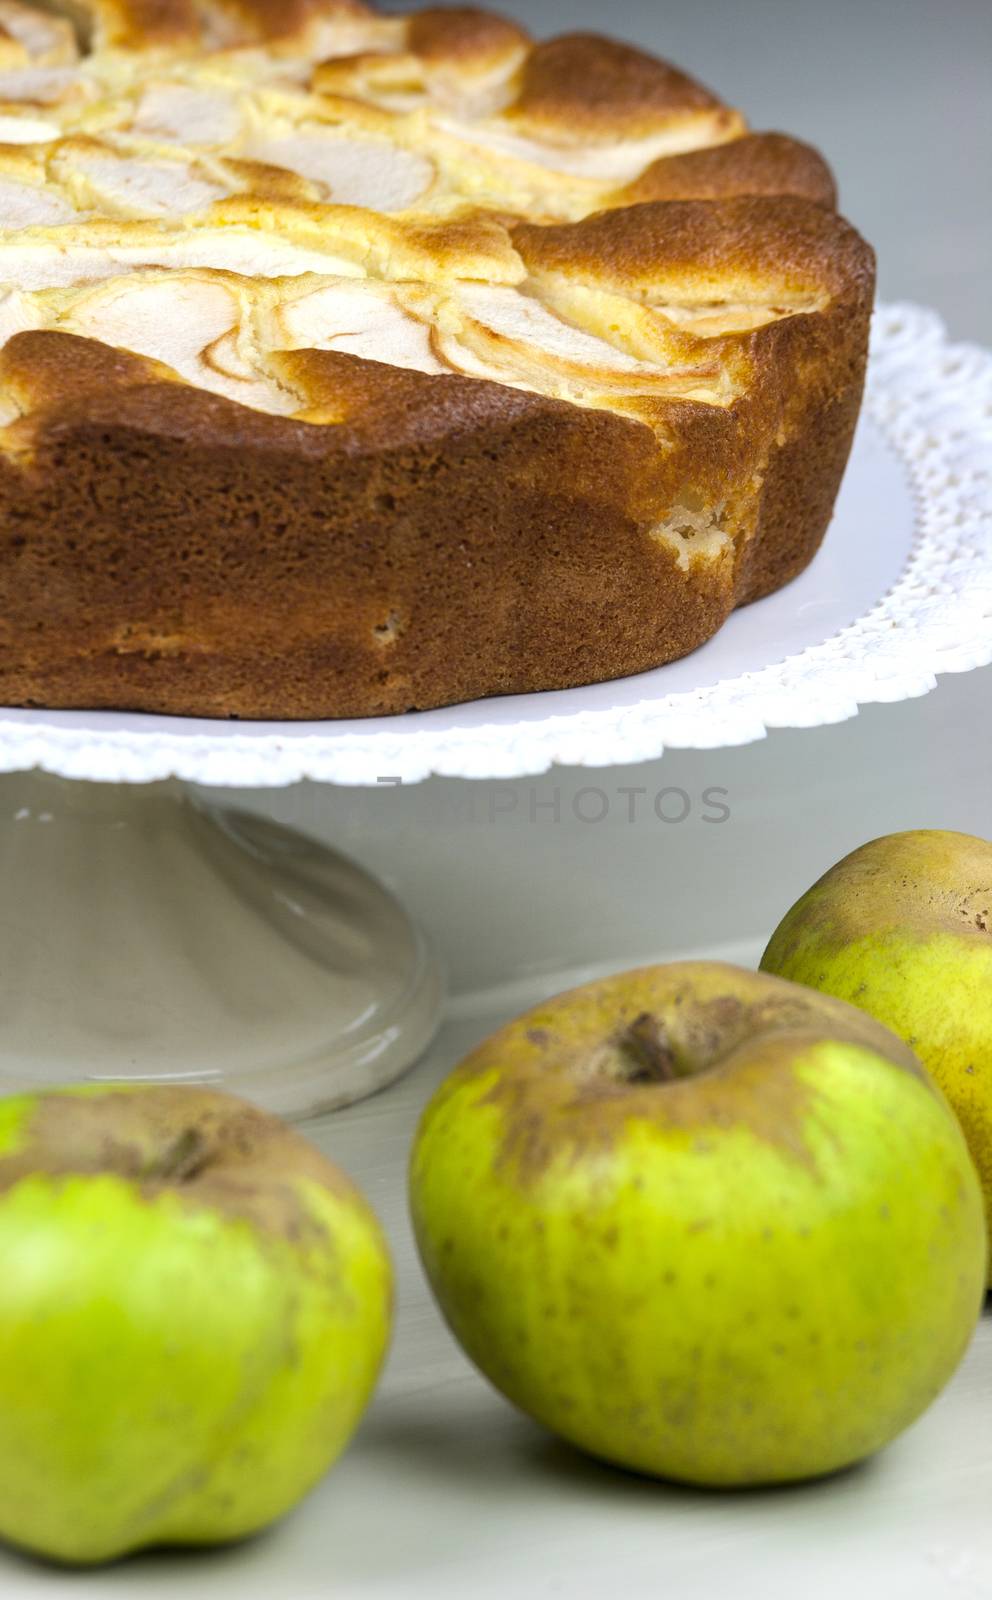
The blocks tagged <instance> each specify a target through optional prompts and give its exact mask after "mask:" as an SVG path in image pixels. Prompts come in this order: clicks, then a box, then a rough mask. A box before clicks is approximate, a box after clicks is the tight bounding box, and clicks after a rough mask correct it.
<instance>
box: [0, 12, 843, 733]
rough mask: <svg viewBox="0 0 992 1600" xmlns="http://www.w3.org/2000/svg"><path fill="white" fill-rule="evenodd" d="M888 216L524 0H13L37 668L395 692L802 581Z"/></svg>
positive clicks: (14, 193) (588, 652)
mask: <svg viewBox="0 0 992 1600" xmlns="http://www.w3.org/2000/svg"><path fill="white" fill-rule="evenodd" d="M872 293H873V258H872V253H871V251H870V249H869V247H868V246H867V245H866V244H865V243H864V241H863V240H862V239H861V238H860V237H859V236H858V234H857V233H856V232H855V231H854V229H853V228H851V227H850V226H849V225H848V224H847V223H846V222H844V221H842V220H841V218H840V217H839V216H838V215H837V212H836V210H835V194H834V185H833V181H832V178H831V175H830V172H829V169H828V168H827V166H826V165H825V163H824V162H823V160H822V159H821V157H820V156H819V155H818V154H817V153H816V152H815V151H814V150H812V149H810V148H809V147H808V146H806V145H804V144H801V143H799V142H798V141H796V140H794V139H791V138H788V137H786V136H785V135H783V134H779V133H753V132H750V131H749V129H748V126H747V124H746V122H745V120H744V118H743V117H742V115H741V114H740V113H739V112H738V111H735V110H733V109H732V108H731V107H730V106H728V105H725V104H724V103H723V102H722V101H720V100H719V99H717V98H716V96H715V95H713V94H711V93H710V92H709V91H708V90H707V89H705V88H703V87H702V86H701V85H700V84H698V83H696V82H694V81H693V80H692V79H691V78H689V77H687V76H685V75H684V74H683V73H682V72H680V71H678V70H677V69H676V68H675V67H673V66H670V65H668V64H666V63H665V62H662V61H660V60H656V59H654V58H652V57H651V56H648V55H646V54H643V53H641V52H640V51H638V50H635V49H632V48H629V47H628V46H626V45H621V44H617V43H613V42H611V41H610V40H608V39H605V38H600V37H598V36H593V35H589V34H570V35H566V36H564V37H561V38H557V39H552V40H550V41H548V42H544V43H535V42H534V41H533V40H532V39H531V38H529V37H528V35H527V34H526V33H525V32H524V31H523V30H522V29H521V28H520V27H519V26H518V25H517V24H516V23H513V22H509V21H506V20H504V19H502V18H500V17H498V16H495V15H490V14H488V13H486V12H483V11H476V10H470V9H462V8H453V9H431V10H426V11H420V12H418V13H415V14H412V15H403V16H395V15H393V16H385V15H379V14H377V13H375V12H373V11H370V10H367V9H366V8H365V6H364V5H362V4H359V3H358V0H54V9H53V4H52V0H46V3H45V4H44V6H43V7H42V6H40V5H39V6H37V7H36V6H34V5H27V4H24V3H22V0H0V346H2V349H0V497H2V502H3V507H2V523H0V526H2V534H0V619H2V620H0V639H2V652H0V702H3V703H5V704H8V705H22V706H23V705H30V706H46V707H61V708H70V707H87V708H119V709H131V710H142V711H151V712H164V713H174V714H179V715H189V716H200V717H246V718H266V719H269V718H276V719H289V718H327V717H362V716H375V715H382V714H386V713H393V712H400V711H407V710H411V709H417V708H419V709H424V708H428V707H433V706H440V705H445V704H450V703H452V702H457V701H463V700H470V699H475V698H477V697H479V696H484V695H495V694H510V693H519V692H524V691H530V690H542V689H556V688H565V687H569V686H573V685H577V684H585V683H590V682H596V681H601V680H604V679H609V678H614V677H619V676H623V675H626V674H630V673H637V672H642V671H645V670H646V669H649V668H653V667H657V666H659V665H661V664H662V663H664V662H668V661H672V660H674V659H675V658H676V657H679V656H683V655H685V654H686V653H687V652H689V651H691V650H693V649H695V648H696V647H697V646H698V645H700V644H701V643H702V642H703V641H705V640H706V639H708V638H710V637H711V636H712V635H713V633H714V632H715V631H716V630H717V629H718V628H719V627H720V626H721V625H722V623H723V622H724V621H725V619H726V618H727V616H728V615H729V613H730V612H731V611H732V610H733V608H734V607H735V606H739V605H742V604H744V603H746V602H747V601H750V600H754V599H756V598H757V597H759V596H761V595H766V594H768V593H770V592H771V591H773V590H775V589H778V588H779V587H780V586H781V585H782V584H784V583H787V582H788V581H789V579H790V578H792V577H794V576H795V575H796V574H797V573H798V572H800V571H801V570H802V569H803V568H804V567H805V566H806V564H807V563H808V562H809V561H810V559H811V558H812V556H813V554H814V552H815V551H816V549H817V546H818V544H819V542H820V540H821V538H822V536H823V533H824V530H825V528H826V526H827V523H828V521H829V518H830V515H831V510H832V507H833V503H834V498H835V495H836V492H837V488H838V484H839V482H840V478H841V474H842V472H843V469H844V465H845V462H846V459H847V455H848V451H849V448H850V443H851V436H852V431H853V428H854V424H855V421H856V418H857V414H858V408H859V404H860V399H861V392H862V383H863V377H864V369H865V358H866V343H867V332H868V322H869V314H870V309H871V303H872Z"/></svg>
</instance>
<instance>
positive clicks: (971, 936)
mask: <svg viewBox="0 0 992 1600" xmlns="http://www.w3.org/2000/svg"><path fill="white" fill-rule="evenodd" d="M761 965H762V967H763V968H764V969H765V971H766V972H775V973H778V974H779V975H780V976H781V977H783V978H792V979H794V980H795V981H796V982H798V983H806V984H809V985H810V986H811V987H812V988H814V989H820V990H823V991H824V992H826V993H828V994H835V995H839V996H840V997H841V999H843V1000H850V1001H852V1002H853V1004H854V1005H856V1006H860V1007H861V1008H862V1010H864V1011H867V1012H869V1013H870V1014H871V1015H872V1016H873V1017H876V1018H877V1019H878V1021H879V1022H884V1023H885V1025H886V1027H888V1028H891V1029H892V1030H893V1032H895V1033H897V1034H899V1036H900V1038H902V1039H905V1041H906V1043H907V1044H909V1045H910V1046H911V1047H912V1048H913V1050H914V1051H915V1052H916V1054H917V1055H918V1056H919V1058H920V1060H921V1061H922V1062H923V1065H924V1066H925V1067H926V1068H927V1069H928V1070H929V1071H930V1073H931V1074H932V1076H933V1077H934V1078H935V1079H936V1080H937V1082H938V1083H939V1085H940V1087H941V1088H942V1089H943V1091H944V1093H945V1094H946V1096H947V1098H948V1100H949V1101H950V1102H951V1105H952V1106H953V1107H954V1110H955V1111H956V1112H957V1115H958V1118H959V1120H960V1122H961V1126H962V1127H963V1128H964V1133H965V1138H966V1139H967V1141H968V1146H969V1148H970V1150H971V1154H972V1157H973V1159H974V1161H975V1164H976V1166H977V1167H978V1172H979V1176H980V1178H981V1180H982V1188H983V1190H984V1193H985V1206H986V1214H987V1216H988V1217H989V1218H990V1219H992V844H990V843H989V842H988V840H986V839H975V838H973V837H972V836H971V835H970V834H967V833H945V832H941V831H938V830H935V829H920V830H918V831H917V832H913V833H894V834H890V835H889V836H888V837H887V838H884V839H875V840H873V841H872V842H871V843H870V844H866V845H862V847H861V848H860V850H855V851H853V853H852V854H851V855H849V856H845V858H844V860H843V861H839V862H838V863H837V865H836V866H835V867H832V868H831V869H830V871H829V872H827V873H826V874H825V875H824V876H823V877H822V878H821V879H820V880H819V882H818V883H815V884H814V885H813V887H812V889H810V890H809V892H808V893H807V894H805V895H803V897H802V899H801V900H799V901H798V902H797V903H796V905H794V906H793V908H792V910H791V911H789V912H787V914H786V916H785V917H784V918H783V920H782V922H781V923H780V924H779V926H778V928H777V929H776V930H775V933H774V934H773V935H772V939H771V943H770V944H769V946H768V949H767V950H766V951H765V953H764V956H763V957H762V960H761Z"/></svg>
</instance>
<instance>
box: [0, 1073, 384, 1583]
mask: <svg viewBox="0 0 992 1600" xmlns="http://www.w3.org/2000/svg"><path fill="white" fill-rule="evenodd" d="M0 1263H2V1265H0V1535H2V1536H3V1537H4V1538H6V1539H8V1540H10V1541H12V1542H13V1543H15V1544H17V1545H20V1546H22V1547H24V1548H26V1549H28V1550H31V1551H34V1552H36V1553H39V1554H42V1555H44V1556H47V1557H49V1558H52V1559H54V1560H58V1561H63V1562H72V1563H92V1562H99V1561H105V1560H108V1559H110V1558H112V1557H115V1556H120V1555H122V1554H124V1553H125V1552H127V1551H131V1550H136V1549H138V1548H140V1547H142V1546H146V1545H159V1544H212V1543H216V1542H222V1541H227V1540H231V1539H238V1538H240V1537H242V1535H245V1534H249V1533H253V1532H255V1530H256V1529H259V1528H262V1527H264V1526H265V1525H266V1524H267V1523H269V1522H271V1521H273V1519H274V1518H276V1517H278V1516H281V1515H282V1513H283V1512H285V1511H288V1510H289V1508H290V1507H291V1506H292V1505H293V1504H294V1503H295V1502H296V1501H297V1500H299V1498H300V1497H301V1496H302V1495H303V1494H304V1493H305V1492H306V1491H307V1490H308V1489H309V1488H310V1487H311V1486H312V1485H313V1484H314V1483H316V1481H317V1480H318V1478H320V1476H321V1475H322V1473H323V1472H324V1471H325V1469H326V1468H327V1467H328V1466H329V1465H330V1463H331V1462H332V1461H333V1460H334V1459H335V1457H336V1456H337V1455H338V1454H339V1453H340V1451H341V1450H342V1449H343V1448H344V1446H345V1444H346V1443H347V1441H348V1439H349V1437H350V1435H351V1433H352V1431H353V1429H354V1428H355V1426H356V1424H357V1422H358V1419H359V1417H360V1416H361V1414H362V1411H363V1409H364V1407H365V1405H366V1402H367V1401H368V1398H369V1395H370V1393H371V1391H372V1388H373V1385H374V1383H375V1379H376V1376H377V1373H378V1370H379V1366H380V1363H381V1361H382V1357H383V1354H384V1350H385V1347H386V1343H387V1340H388V1333H389V1325H390V1317H391V1268H390V1263H389V1257H388V1254H387V1251H386V1247H385V1244H384V1242H383V1239H382V1235H381V1233H380V1231H379V1227H378V1224H377V1223H376V1220H375V1218H374V1216H373V1215H372V1213H371V1211H370V1210H369V1208H368V1206H367V1205H366V1203H365V1201H364V1200H363V1199H362V1197H361V1195H360V1194H359V1193H358V1192H357V1190H356V1189H355V1188H353V1186H352V1185H351V1184H350V1183H349V1181H348V1180H347V1179H346V1178H345V1177H344V1176H343V1175H342V1174H341V1173H340V1172H339V1171H338V1170H337V1169H336V1168H335V1167H334V1166H332V1164H331V1163H330V1162H329V1161H327V1160H325V1159H324V1157H323V1156H322V1155H321V1154H320V1153H319V1151H317V1150H316V1149H315V1148H314V1147H313V1146H312V1145H311V1144H309V1143H308V1142H307V1141H306V1140H305V1139H303V1138H302V1137H301V1136H300V1135H299V1134H297V1133H294V1132H292V1131H291V1130H290V1129H288V1128H287V1127H285V1126H284V1125H283V1124H282V1123H281V1122H279V1121H278V1119H277V1118H275V1117H272V1116H269V1115H267V1114H266V1113H264V1112H261V1111H258V1110H256V1109H254V1108H253V1107H252V1106H250V1105H247V1104H246V1103H245V1102H243V1101H241V1100H236V1099H234V1098H232V1097H231V1096H229V1095H222V1094H215V1093H213V1092H211V1091H207V1090H202V1091H201V1090H199V1089H194V1088H166V1087H156V1086H134V1087H120V1088H119V1087H116V1086H113V1087H112V1086H107V1087H103V1086H99V1087H95V1088H86V1089H83V1090H54V1091H52V1092H46V1093H42V1094H38V1095H18V1096H16V1097H12V1098H10V1099H6V1100H0Z"/></svg>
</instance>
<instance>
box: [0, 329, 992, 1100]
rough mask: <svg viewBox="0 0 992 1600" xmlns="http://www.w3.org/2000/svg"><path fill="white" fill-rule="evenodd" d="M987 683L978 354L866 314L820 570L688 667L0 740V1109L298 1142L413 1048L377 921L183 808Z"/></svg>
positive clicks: (6, 721) (348, 873)
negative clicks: (864, 357) (420, 705)
mask: <svg viewBox="0 0 992 1600" xmlns="http://www.w3.org/2000/svg"><path fill="white" fill-rule="evenodd" d="M989 661H992V355H989V354H988V353H986V352H984V351H982V350H979V349H978V348H976V347H973V346H966V345H956V346H952V345H949V344H948V343H947V342H946V339H945V336H944V331H943V328H942V326H941V324H940V321H939V319H938V318H937V317H936V316H935V315H934V314H933V313H931V312H927V311H922V310H920V309H918V308H914V307H908V306H903V307H886V308H883V309H882V310H880V311H879V313H878V314H877V316H876V320H875V330H874V339H873V350H872V359H871V363H870V367H869V385H868V398H867V404H866V408H865V414H864V417H863V419H862V423H861V426H860V428H859V432H858V437H857V440H856V444H855V449H854V452H853V456H852V460H851V464H850V468H849V470H848V474H847V477H846V479H845V483H844V487H843V490H842V492H841V496H840V499H839V502H838V506H837V512H836V515H835V519H834V523H833V526H832V528H831V531H830V533H829V536H828V538H827V541H826V543H825V545H824V548H823V550H822V551H821V553H820V555H819V556H818V557H817V559H816V560H815V561H814V562H813V564H812V566H811V567H810V569H809V570H808V571H807V572H806V573H805V574H804V575H803V576H802V577H800V578H798V579H797V580H796V581H795V582H794V583H793V584H791V585H790V586H789V587H788V588H787V589H786V590H784V591H783V592H782V593H780V594H777V595H773V596H771V597H770V598H768V599H766V600H762V601H759V602H758V603H757V604H755V605H753V606H750V607H748V608H746V609H745V610H743V611H740V612H738V613H736V614H735V615H734V616H733V617H732V618H731V619H730V621H729V622H728V623H727V625H726V627H725V628H724V629H723V631H722V632H721V633H720V634H719V635H718V636H717V638H715V639H714V640H712V641H711V643H710V644H708V645H706V646H705V647H704V648H703V649H702V650H699V651H697V652H696V654H695V655H693V656H691V657H690V658H688V659H687V660H685V661H682V662H677V663H675V664H673V665H671V666H668V667H663V668H661V669H659V670H657V671H655V672H649V673H644V674H641V675H640V676H638V677H634V678H628V679H624V680H622V681H621V682H618V683H608V684H599V685H596V686H594V687H591V688H587V689H572V690H567V691H563V692H558V693H552V694H540V695H530V696H519V697H512V698H506V699H500V700H487V701H481V702H478V703H475V704H472V705H468V706H458V707H455V708H453V709H449V710H444V711H431V712H424V713H418V714H414V715H409V716H402V717H391V718H381V719H370V720H366V721H350V722H331V723H302V724H301V723H285V724H279V723H259V724H249V723H244V722H239V723H216V722H209V721H195V720H189V719H175V718H166V717H152V716H134V715H124V714H116V713H85V712H66V713H56V712H44V711H15V710H9V711H5V712H2V713H0V772H4V773H7V774H9V776H7V777H5V778H3V779H2V781H0V852H2V867H3V873H2V878H0V884H2V890H0V892H2V896H3V904H4V907H5V915H4V916H3V917H2V918H0V973H2V985H3V988H2V1005H0V1061H2V1063H3V1064H2V1067H0V1084H2V1085H3V1086H4V1087H6V1088H8V1089H11V1088H16V1087H26V1086H32V1085H37V1084H39V1083H42V1082H44V1083H52V1082H60V1081H74V1080H106V1079H113V1080H119V1079H124V1080H133V1079H144V1078H154V1079H157V1080H159V1081H162V1080H165V1081H170V1082H171V1081H177V1082H206V1083H213V1084H216V1085H219V1086H224V1087H226V1088H230V1089H234V1090H237V1091H239V1092H241V1093H244V1094H247V1095H249V1096H251V1097H252V1098H253V1099H255V1100H257V1101H259V1102H260V1103H262V1104H265V1105H267V1106H269V1107H271V1108H272V1109H274V1110H277V1111H279V1112H281V1113H283V1114H285V1115H290V1116H305V1115H308V1114H311V1113H315V1112H319V1111H324V1110H327V1109H330V1108H332V1107H335V1106H340V1105H344V1104H347V1103H348V1102H349V1101H352V1100H355V1099H358V1098H360V1097H362V1096H363V1095H366V1094H368V1093H370V1092H372V1091H373V1090H374V1089H376V1088H378V1087H381V1086H382V1085H383V1084H385V1083H387V1082H390V1081H391V1080H392V1079H393V1078H395V1077H397V1076H398V1074H399V1073H400V1072H402V1071H403V1070H404V1068H405V1067H406V1066H408V1065H409V1064H410V1063H411V1062H412V1061H413V1060H414V1059H415V1058H416V1056H417V1055H418V1054H419V1053H420V1052H421V1051H422V1050H423V1048H424V1047H425V1045H426V1044H427V1042H428V1041H429V1039H430V1038H431V1036H432V1034H433V1031H434V1028H435V1026H436V1023H437V1019H438V1016H439V1012H440V997H441V983H440V978H439V973H438V968H437V964H436V962H435V961H434V959H433V958H432V956H431V955H430V953H429V952H428V950H427V947H426V945H425V942H424V940H423V938H422V937H421V936H420V934H419V933H418V931H417V930H416V929H415V928H414V927H413V925H412V924H411V923H410V921H409V919H408V918H407V917H406V914H405V913H404V911H403V910H402V908H401V907H400V905H399V904H398V903H397V902H396V901H395V900H394V899H393V898H392V896H391V895H390V894H388V893H387V891H386V890H385V889H383V888H382V887H381V886H380V885H379V884H377V883H375V882H374V881H373V880H372V879H370V878H369V877H368V876H367V875H366V874H365V873H364V872H362V871H361V870H360V869H359V868H358V867H356V866H354V865H353V864H351V863H350V862H348V861H346V860H344V859H343V858H341V857H339V856H337V855H335V854H334V853H333V852H330V851H327V850H326V849H324V848H323V847H319V846H317V845H315V844H313V843H310V842H309V841H307V840H306V839H304V838H303V837H302V836H300V835H297V834H294V833H292V832H290V831H289V830H287V829H284V828H282V827H277V826H276V825H274V824H271V823H268V822H264V821H260V820H258V819H257V818H251V817H249V816H247V815H245V814H242V813H239V812H237V811H235V810H230V809H227V808H216V807H210V806H204V805H202V804H200V803H199V802H198V801H197V800H196V799H194V798H193V797H192V796H190V795H189V794H188V793H186V792H185V791H184V790H183V788H182V783H183V782H199V783H203V784H209V785H212V786H218V785H221V786H224V785H228V786H231V787H238V786H242V787H244V786H252V787H258V786H266V785H283V784H290V783H295V782H296V781H298V780H299V779H301V778H314V779H318V780H321V781H324V782H332V783H346V784H368V785H374V784H396V783H408V782H415V781H418V780H420V779H422V778H425V777H427V776H428V775H429V774H431V773H443V774H448V775H454V776H459V777H464V778H484V777H499V778H513V777H520V776H524V775H526V774H532V773H537V772H541V771H544V770H546V769H547V768H548V767H549V766H550V765H551V764H552V763H553V762H562V763H569V764H577V765H586V766H606V765H610V764H613V763H627V762H635V761H643V760H648V759H651V758H653V757H656V756H659V755H661V753H662V752H663V751H664V749H665V748H666V747H670V746H696V747H714V746H719V745H728V744H741V743H744V742H746V741H748V740H751V739H756V738H760V737H762V735H763V734H764V733H765V731H766V729H768V728H772V727H814V726H818V725H821V724H824V723H829V722H837V721H840V720H842V719H843V718H845V717H850V716H853V715H854V714H855V713H856V712H857V709H858V706H859V705H861V704H866V703H868V702H872V701H895V700H901V699H905V698H908V697H910V696H914V695H921V694H925V693H927V691H928V690H930V689H932V688H933V687H934V685H935V682H936V678H937V675H938V674H939V673H941V672H962V671H966V670H968V669H969V668H972V667H977V666H980V665H984V664H986V663H988V662H989ZM80 779H87V780H90V781H89V782H88V783H81V782H79V781H78V780H80Z"/></svg>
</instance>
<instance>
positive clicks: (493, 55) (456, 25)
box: [407, 6, 530, 68]
mask: <svg viewBox="0 0 992 1600" xmlns="http://www.w3.org/2000/svg"><path fill="white" fill-rule="evenodd" d="M529 44H530V35H529V34H528V33H526V32H525V30H524V29H523V28H521V27H519V26H518V25H517V23H515V22H511V21H510V20H509V18H507V17H498V16H496V15H495V14H494V13H493V12H492V11H478V10H476V9H475V8H474V7H472V6H430V7H428V8H427V9H426V10H424V11H415V12H414V14H413V16H412V17H411V18H410V22H409V28H408V31H407V49H408V50H410V51H411V52H412V54H413V55H415V56H419V57H420V59H421V60H422V61H425V62H428V63H431V64H434V63H437V64H443V65H447V64H448V63H451V62H454V63H458V64H459V65H462V64H464V65H467V66H468V67H469V68H473V67H476V66H478V65H480V64H489V63H492V62H494V61H497V60H500V59H502V58H504V57H506V56H507V55H511V56H512V55H515V53H516V52H517V51H518V50H520V49H526V48H527V47H528V46H529Z"/></svg>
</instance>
